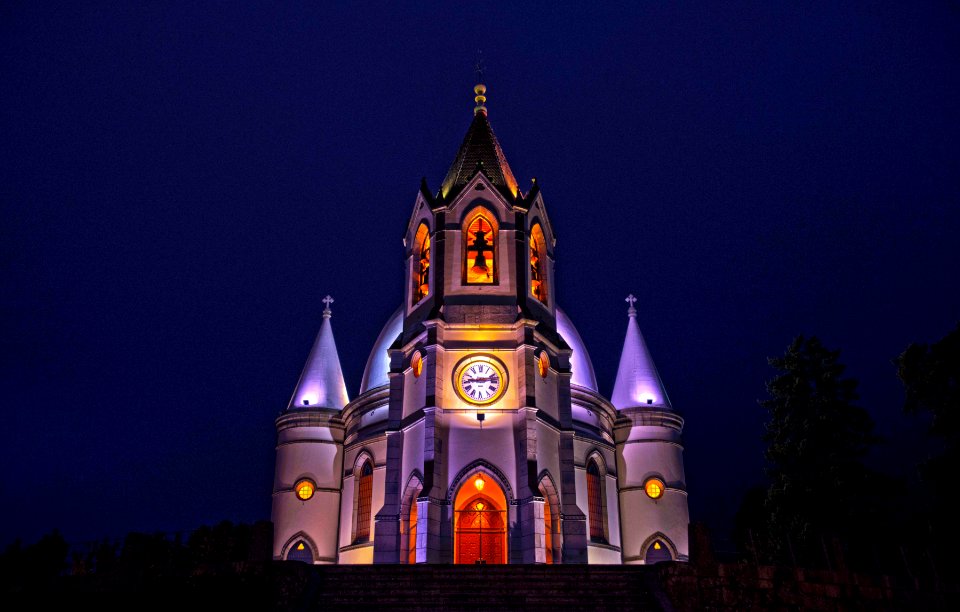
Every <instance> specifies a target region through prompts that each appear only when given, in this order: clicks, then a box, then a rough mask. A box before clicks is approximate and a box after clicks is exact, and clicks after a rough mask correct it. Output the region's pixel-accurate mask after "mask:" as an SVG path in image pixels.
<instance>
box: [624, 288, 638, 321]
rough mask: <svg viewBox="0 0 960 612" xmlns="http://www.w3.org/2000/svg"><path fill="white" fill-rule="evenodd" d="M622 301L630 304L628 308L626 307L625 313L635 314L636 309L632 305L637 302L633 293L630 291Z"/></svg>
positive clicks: (633, 315) (632, 315)
mask: <svg viewBox="0 0 960 612" xmlns="http://www.w3.org/2000/svg"><path fill="white" fill-rule="evenodd" d="M624 301H625V302H627V303H628V304H630V308H628V309H627V315H628V316H631V317H635V316H637V309H636V308H635V307H634V304H636V303H637V298H635V297H633V294H632V293H631V294H630V295H628V296H627V299H626V300H624Z"/></svg>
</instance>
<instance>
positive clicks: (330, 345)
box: [288, 295, 350, 410]
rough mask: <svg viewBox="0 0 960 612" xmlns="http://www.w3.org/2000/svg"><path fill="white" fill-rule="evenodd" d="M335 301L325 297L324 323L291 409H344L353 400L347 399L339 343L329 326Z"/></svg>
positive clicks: (308, 358) (291, 400) (301, 375)
mask: <svg viewBox="0 0 960 612" xmlns="http://www.w3.org/2000/svg"><path fill="white" fill-rule="evenodd" d="M332 303H333V298H332V297H330V296H329V295H328V296H327V297H325V298H323V304H324V308H323V323H321V324H320V332H319V333H318V334H317V339H316V341H315V342H314V343H313V349H311V350H310V356H309V357H307V363H306V365H304V366H303V373H301V374H300V380H299V382H297V388H296V390H295V391H294V392H293V397H291V398H290V405H289V407H288V409H289V410H293V409H296V408H334V409H336V410H341V409H342V408H343V407H344V406H346V405H347V402H349V401H350V398H349V397H347V385H346V384H345V383H344V381H343V371H342V370H341V369H340V358H339V357H338V356H337V344H336V342H334V340H333V327H332V326H331V325H330V317H331V316H332V314H333V313H332V311H331V310H330V304H332Z"/></svg>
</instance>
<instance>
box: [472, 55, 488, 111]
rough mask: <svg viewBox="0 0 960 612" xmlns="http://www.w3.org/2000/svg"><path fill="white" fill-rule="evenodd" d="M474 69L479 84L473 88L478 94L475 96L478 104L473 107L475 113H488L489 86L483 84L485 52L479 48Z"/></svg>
mask: <svg viewBox="0 0 960 612" xmlns="http://www.w3.org/2000/svg"><path fill="white" fill-rule="evenodd" d="M474 69H475V70H476V71H477V85H476V87H474V88H473V93H474V94H476V96H475V97H474V98H473V99H474V101H475V102H476V103H477V105H476V106H475V107H474V109H473V114H474V115H476V114H477V113H483V114H484V115H486V114H487V107H486V106H484V103H485V102H486V101H487V96H486V93H487V86H486V85H484V84H483V70H484V66H483V54H482V53H481V52H480V50H479V49H478V50H477V65H476V66H474Z"/></svg>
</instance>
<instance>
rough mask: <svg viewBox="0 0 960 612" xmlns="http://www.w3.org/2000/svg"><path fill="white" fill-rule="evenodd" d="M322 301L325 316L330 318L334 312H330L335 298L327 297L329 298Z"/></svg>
mask: <svg viewBox="0 0 960 612" xmlns="http://www.w3.org/2000/svg"><path fill="white" fill-rule="evenodd" d="M320 301H321V302H323V316H325V317H329V316H330V315H331V314H332V312H333V311H331V310H330V304H333V298H332V297H330V296H329V295H327V297H325V298H323V299H322V300H320Z"/></svg>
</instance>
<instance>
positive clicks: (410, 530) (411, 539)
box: [407, 500, 417, 563]
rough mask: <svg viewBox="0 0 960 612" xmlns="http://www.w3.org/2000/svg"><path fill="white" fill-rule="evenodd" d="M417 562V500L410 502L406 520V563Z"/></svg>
mask: <svg viewBox="0 0 960 612" xmlns="http://www.w3.org/2000/svg"><path fill="white" fill-rule="evenodd" d="M416 562H417V501H416V500H413V501H412V502H411V503H410V518H409V519H408V521H407V563H416Z"/></svg>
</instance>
